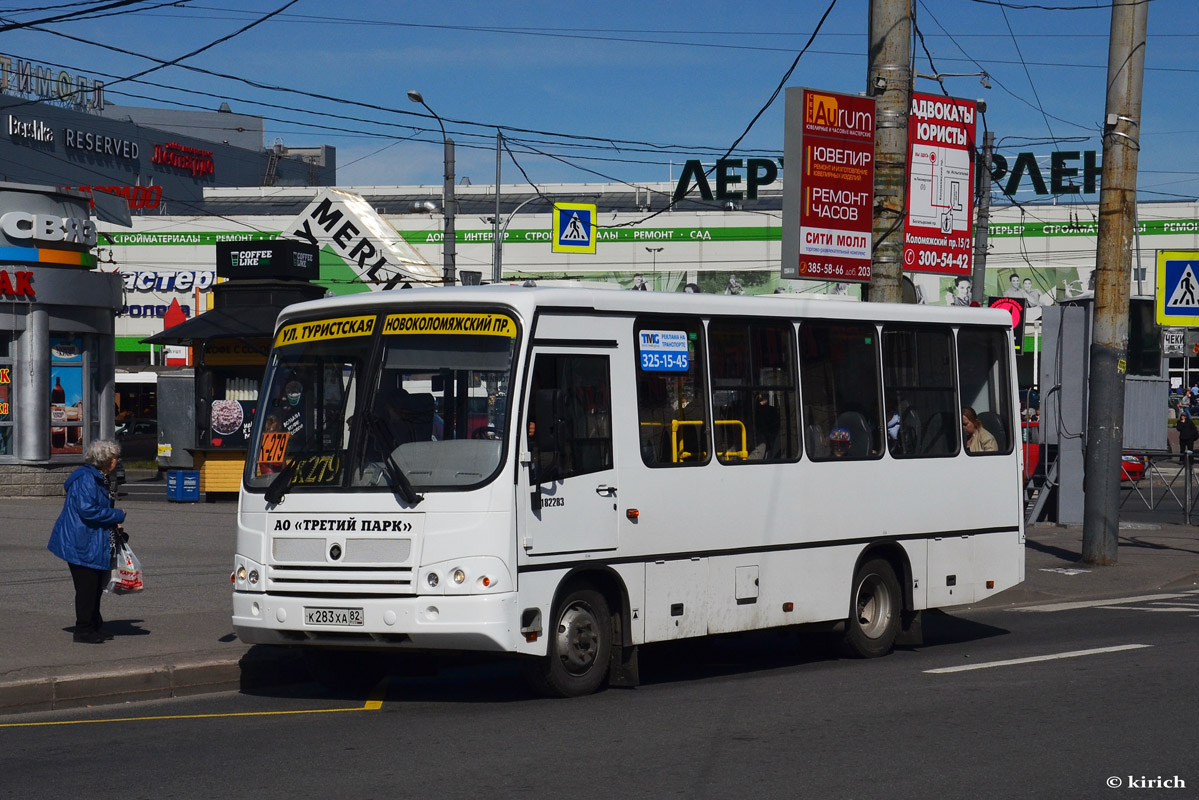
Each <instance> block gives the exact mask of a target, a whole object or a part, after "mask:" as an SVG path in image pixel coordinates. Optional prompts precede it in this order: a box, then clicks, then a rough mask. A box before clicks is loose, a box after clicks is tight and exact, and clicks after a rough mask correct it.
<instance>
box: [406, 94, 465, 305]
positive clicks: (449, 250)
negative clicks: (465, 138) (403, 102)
mask: <svg viewBox="0 0 1199 800" xmlns="http://www.w3.org/2000/svg"><path fill="white" fill-rule="evenodd" d="M408 99H409V100H411V101H412V102H414V103H420V104H421V105H422V106H424V107H425V109H426V110H427V111H428V112H429V113H430V114H432V115H433V119H435V120H437V124H438V125H440V126H441V141H442V142H443V143H444V144H445V186H444V189H443V190H442V198H441V212H442V215H443V216H444V217H445V241H444V242H443V247H442V256H441V282H442V283H443V284H445V285H446V286H453V285H454V284H455V283H456V282H457V280H458V276H457V269H456V266H455V258H456V256H455V248H456V245H457V238H458V236H457V234H456V233H455V232H454V140H453V139H451V138H449V137H448V136H446V133H445V123H444V122H442V121H441V117H439V116H438V115H437V112H436V111H434V110H433V109H431V108H429V104H428V103H426V102H425V98H424V97H422V96H421V93H420V92H418V91H416V90H415V89H410V90H409V91H408Z"/></svg>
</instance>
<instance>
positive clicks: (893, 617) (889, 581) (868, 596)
mask: <svg viewBox="0 0 1199 800" xmlns="http://www.w3.org/2000/svg"><path fill="white" fill-rule="evenodd" d="M900 597H901V596H900V591H899V580H898V579H897V578H896V577H895V570H894V569H893V568H892V567H891V564H890V563H889V562H888V561H886V560H884V559H881V558H874V559H871V560H869V561H866V562H865V563H863V564H862V565H861V566H859V567H858V569H857V572H856V573H855V574H854V577H853V596H852V597H851V598H850V607H849V619H848V620H847V622H846V626H845V644H846V647H847V649H848V650H849V652H850V654H852V655H855V656H858V657H859V658H877V657H879V656H885V655H886V654H887V653H890V652H891V647H892V645H894V644H895V637H896V635H897V634H898V633H899V624H900V611H901V608H900V606H901V602H900Z"/></svg>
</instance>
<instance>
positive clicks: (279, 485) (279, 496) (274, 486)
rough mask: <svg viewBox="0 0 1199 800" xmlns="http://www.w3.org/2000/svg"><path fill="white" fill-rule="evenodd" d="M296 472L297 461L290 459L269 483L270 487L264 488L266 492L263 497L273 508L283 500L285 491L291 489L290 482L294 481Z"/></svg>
mask: <svg viewBox="0 0 1199 800" xmlns="http://www.w3.org/2000/svg"><path fill="white" fill-rule="evenodd" d="M297 470H298V461H297V459H295V458H292V459H290V460H289V461H288V462H287V464H285V465H284V466H283V469H281V470H279V474H278V475H276V476H275V477H274V480H272V481H271V484H270V486H267V487H266V492H265V493H264V495H263V497H265V498H266V501H267V502H268V503H270V504H271V505H273V506H277V505H279V503H280V501H282V500H283V496H284V495H285V494H287V490H288V489H290V488H291V484H292V482H293V481H294V480H295V479H296V472H297Z"/></svg>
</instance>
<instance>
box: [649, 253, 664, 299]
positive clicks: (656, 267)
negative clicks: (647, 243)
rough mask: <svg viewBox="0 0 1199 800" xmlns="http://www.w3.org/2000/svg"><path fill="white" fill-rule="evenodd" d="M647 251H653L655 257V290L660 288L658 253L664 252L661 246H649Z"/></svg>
mask: <svg viewBox="0 0 1199 800" xmlns="http://www.w3.org/2000/svg"><path fill="white" fill-rule="evenodd" d="M645 252H647V253H651V254H652V255H653V257H654V286H653V288H654V291H657V289H658V253H661V252H662V248H661V247H647V248H645Z"/></svg>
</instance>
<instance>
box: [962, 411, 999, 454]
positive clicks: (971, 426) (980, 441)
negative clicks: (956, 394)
mask: <svg viewBox="0 0 1199 800" xmlns="http://www.w3.org/2000/svg"><path fill="white" fill-rule="evenodd" d="M962 430H963V431H964V432H965V433H966V449H967V450H969V451H970V452H971V453H997V452H999V443H998V442H997V441H995V437H994V436H992V435H991V434H990V433H989V432H988V431H987V429H986V428H984V427H983V424H982V423H981V422H979V421H978V415H977V414H976V413H974V409H973V408H971V407H970V406H962Z"/></svg>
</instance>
